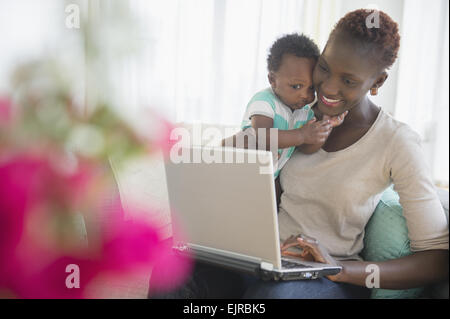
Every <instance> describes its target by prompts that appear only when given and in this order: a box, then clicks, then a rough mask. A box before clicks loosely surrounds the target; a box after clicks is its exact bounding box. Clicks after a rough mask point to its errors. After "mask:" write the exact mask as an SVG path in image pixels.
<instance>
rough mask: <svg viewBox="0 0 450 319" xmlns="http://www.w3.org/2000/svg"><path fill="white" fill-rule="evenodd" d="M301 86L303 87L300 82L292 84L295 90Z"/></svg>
mask: <svg viewBox="0 0 450 319" xmlns="http://www.w3.org/2000/svg"><path fill="white" fill-rule="evenodd" d="M302 87H303V85H301V84H296V85H292V88H293V89H295V90H299V89H301V88H302Z"/></svg>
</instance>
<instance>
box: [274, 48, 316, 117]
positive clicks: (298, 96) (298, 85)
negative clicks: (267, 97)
mask: <svg viewBox="0 0 450 319" xmlns="http://www.w3.org/2000/svg"><path fill="white" fill-rule="evenodd" d="M315 65H316V61H315V60H314V59H310V58H299V57H296V56H295V55H292V54H285V55H284V56H283V59H282V61H281V66H280V68H279V69H278V71H276V72H270V73H269V81H270V84H271V86H272V89H273V91H274V92H275V94H276V95H277V96H278V97H279V98H280V100H281V101H282V102H283V103H284V104H286V105H287V106H289V107H290V108H291V110H296V109H300V108H302V107H304V106H305V105H307V104H310V103H312V102H313V101H314V97H315V93H314V87H313V82H312V75H313V70H314V67H315Z"/></svg>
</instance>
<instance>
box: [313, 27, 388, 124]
mask: <svg viewBox="0 0 450 319" xmlns="http://www.w3.org/2000/svg"><path fill="white" fill-rule="evenodd" d="M371 52H373V51H372V50H370V49H368V48H361V47H358V44H357V43H355V42H354V40H352V39H350V38H349V37H348V36H345V35H339V34H336V35H335V36H333V37H332V38H331V39H330V40H329V41H328V43H327V45H326V47H325V49H324V51H323V52H322V55H321V56H320V57H319V60H318V62H317V64H316V67H315V69H314V73H313V83H314V87H315V89H316V92H317V100H318V102H317V103H318V104H317V107H318V108H319V111H320V112H321V113H323V114H327V115H330V116H334V115H338V114H341V113H343V112H345V111H347V110H351V109H353V108H354V107H356V106H358V105H359V104H360V103H361V101H362V100H363V99H364V98H365V97H366V95H367V92H368V91H369V90H370V88H372V87H377V88H379V87H380V86H381V85H382V84H383V82H384V80H385V79H386V77H387V74H386V73H385V72H383V70H380V67H379V66H377V65H376V63H373V61H374V55H373V53H371Z"/></svg>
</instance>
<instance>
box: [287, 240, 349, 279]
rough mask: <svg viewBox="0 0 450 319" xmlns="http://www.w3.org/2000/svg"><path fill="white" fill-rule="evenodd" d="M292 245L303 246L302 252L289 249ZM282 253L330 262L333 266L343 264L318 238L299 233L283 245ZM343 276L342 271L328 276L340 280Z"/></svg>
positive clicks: (320, 261)
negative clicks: (332, 255) (331, 254)
mask: <svg viewBox="0 0 450 319" xmlns="http://www.w3.org/2000/svg"><path fill="white" fill-rule="evenodd" d="M291 247H300V248H302V252H301V253H293V252H290V251H288V249H289V248H291ZM281 254H282V255H283V256H292V257H299V258H301V259H303V260H309V261H315V262H319V263H325V264H330V265H333V266H341V265H340V264H339V263H338V262H337V261H336V259H334V258H333V257H331V256H330V254H329V253H328V251H327V249H326V248H325V247H323V246H322V245H321V244H320V243H319V242H318V241H317V240H316V239H314V238H312V237H309V236H306V235H298V236H291V237H289V238H288V239H287V240H286V241H285V242H284V243H283V244H282V245H281ZM341 277H342V274H341V273H338V274H336V275H332V276H327V278H328V279H330V280H331V281H336V282H338V281H340V279H341Z"/></svg>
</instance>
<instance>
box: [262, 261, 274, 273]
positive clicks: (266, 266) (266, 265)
mask: <svg viewBox="0 0 450 319" xmlns="http://www.w3.org/2000/svg"><path fill="white" fill-rule="evenodd" d="M261 269H262V270H268V271H272V270H273V264H271V263H268V262H265V261H262V262H261Z"/></svg>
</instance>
